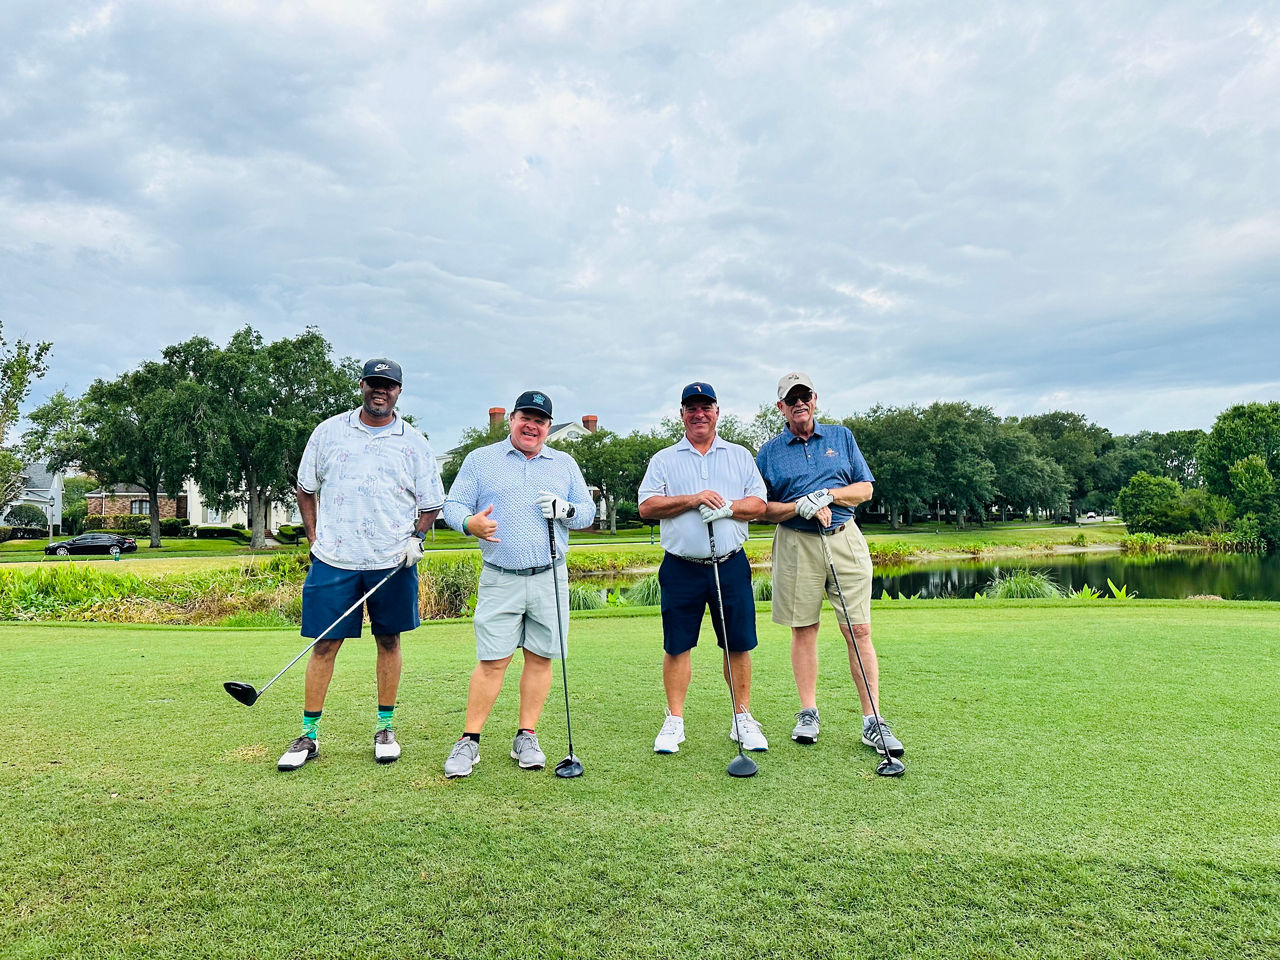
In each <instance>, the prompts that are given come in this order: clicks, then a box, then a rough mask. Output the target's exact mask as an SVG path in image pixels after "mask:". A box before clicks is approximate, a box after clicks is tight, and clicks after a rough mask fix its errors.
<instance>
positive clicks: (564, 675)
mask: <svg viewBox="0 0 1280 960" xmlns="http://www.w3.org/2000/svg"><path fill="white" fill-rule="evenodd" d="M547 539H548V540H549V541H550V543H551V582H552V583H553V584H554V585H555V591H556V629H557V630H559V632H560V678H561V679H562V680H563V681H564V728H565V731H566V732H567V733H568V734H569V755H568V756H567V757H565V758H564V759H563V760H561V761H560V762H559V763H557V764H556V776H557V777H560V778H561V779H563V780H568V779H569V778H571V777H580V776H582V761H581V760H579V759H578V758H577V757H576V756H574V753H573V725H572V724H570V723H569V673H568V671H567V670H566V669H565V667H566V666H567V663H566V661H565V655H564V621H563V620H561V619H560V577H559V575H558V574H557V573H556V522H555V521H554V520H552V519H550V518H548V519H547Z"/></svg>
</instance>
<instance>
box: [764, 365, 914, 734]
mask: <svg viewBox="0 0 1280 960" xmlns="http://www.w3.org/2000/svg"><path fill="white" fill-rule="evenodd" d="M778 409H779V410H780V411H782V415H783V417H785V418H786V421H787V425H786V427H785V428H784V429H783V431H782V433H781V434H779V435H778V436H776V437H774V438H773V439H772V440H770V441H768V442H767V443H765V444H764V446H762V447H761V448H760V452H759V453H758V454H757V455H756V465H757V466H758V467H759V468H760V474H761V476H763V477H764V482H765V486H766V487H767V488H768V491H769V497H768V500H769V502H768V506H767V507H766V508H765V512H764V519H765V520H767V521H770V522H772V523H776V524H778V528H777V530H776V531H775V532H774V538H773V622H774V623H780V624H782V625H783V626H787V627H790V628H791V668H792V670H793V671H794V673H795V678H796V690H797V691H798V692H799V694H800V712H799V713H798V714H796V726H795V729H794V730H792V731H791V739H792V740H794V741H796V742H797V743H814V742H815V741H817V739H818V618H819V615H820V613H821V611H822V596H823V594H824V593H826V594H827V595H828V596H830V598H831V604H832V606H833V607H835V610H836V620H837V622H839V623H840V630H841V631H842V632H843V633H844V636H845V641H846V644H847V645H848V648H849V649H848V653H849V671H850V673H852V674H853V682H854V685H855V686H857V688H858V699H859V700H860V701H861V703H862V742H863V743H865V744H866V745H867V746H869V747H874V748H875V750H876V751H877V752H878V753H880V754H881V755H884V754H885V753H889V754H892V755H893V756H895V757H900V756H902V754H903V752H904V751H903V747H902V743H901V741H899V740H898V738H897V737H895V736H894V735H893V733H892V731H890V730H889V727H888V725H887V724H886V723H885V722H884V713H883V712H881V713H880V723H879V724H878V725H877V724H876V723H875V720H874V717H873V714H872V706H873V704H874V706H875V708H876V710H879V709H880V671H879V665H878V663H877V661H876V651H875V647H873V646H872V645H871V555H870V553H869V551H868V550H867V541H866V540H865V539H863V536H862V531H860V530H859V529H858V525H857V524H856V523H855V522H854V516H853V511H854V508H855V507H856V506H857V505H858V504H860V503H865V502H866V501H868V500H870V499H871V495H872V490H873V488H872V483H873V482H874V480H875V478H874V477H873V476H872V475H871V470H870V469H869V468H868V467H867V461H866V460H865V459H864V458H863V456H862V451H860V450H859V449H858V442H857V441H856V440H855V439H854V438H853V434H852V433H851V432H850V431H849V429H848V428H847V427H843V426H840V425H839V424H831V423H819V422H818V420H817V416H818V393H817V390H815V389H814V386H813V381H812V380H810V379H809V377H808V375H807V374H803V373H798V372H797V373H788V374H787V375H786V376H784V377H783V378H782V379H781V380H779V381H778ZM820 537H826V538H827V546H828V547H830V550H831V556H832V560H833V562H834V563H835V566H836V572H837V573H838V574H839V578H840V586H841V587H843V588H844V594H845V596H844V603H843V604H841V603H840V599H839V597H838V596H837V595H836V592H835V583H834V581H833V580H832V578H831V572H830V568H829V566H828V564H827V558H826V554H825V552H824V551H823V549H822V542H821V540H820V539H819V538H820ZM846 608H847V609H848V613H849V621H850V622H848V623H845V622H843V621H844V610H845V609H846ZM855 643H856V644H857V645H858V647H857V651H856V652H855V650H854V648H853V644H855ZM859 653H860V654H861V655H862V663H863V666H864V667H865V668H866V671H867V683H866V684H864V683H863V682H862V673H861V671H859V669H858V661H857V654H859ZM867 685H870V688H871V689H869V690H868V689H867Z"/></svg>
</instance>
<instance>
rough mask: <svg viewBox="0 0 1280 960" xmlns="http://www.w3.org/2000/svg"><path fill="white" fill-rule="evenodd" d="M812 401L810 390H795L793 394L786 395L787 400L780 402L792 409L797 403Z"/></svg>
mask: <svg viewBox="0 0 1280 960" xmlns="http://www.w3.org/2000/svg"><path fill="white" fill-rule="evenodd" d="M812 399H813V392H812V391H811V390H797V391H796V392H795V393H790V394H787V399H785V400H783V401H782V402H783V403H785V404H786V405H787V406H788V407H794V406H795V405H796V404H797V403H808V402H809V401H810V400H812Z"/></svg>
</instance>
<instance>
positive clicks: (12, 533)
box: [0, 527, 49, 543]
mask: <svg viewBox="0 0 1280 960" xmlns="http://www.w3.org/2000/svg"><path fill="white" fill-rule="evenodd" d="M48 535H49V531H48V530H47V529H46V528H44V527H0V543H5V542H6V541H9V540H43V539H44V538H45V537H47V536H48Z"/></svg>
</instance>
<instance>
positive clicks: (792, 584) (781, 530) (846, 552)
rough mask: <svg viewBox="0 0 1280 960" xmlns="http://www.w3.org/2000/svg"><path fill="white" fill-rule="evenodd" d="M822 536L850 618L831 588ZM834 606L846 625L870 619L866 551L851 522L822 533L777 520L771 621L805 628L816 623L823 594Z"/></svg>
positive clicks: (861, 538)
mask: <svg viewBox="0 0 1280 960" xmlns="http://www.w3.org/2000/svg"><path fill="white" fill-rule="evenodd" d="M822 539H825V540H826V543H827V546H828V547H829V548H830V549H831V559H832V560H833V561H835V565H836V573H838V574H839V575H840V586H841V587H842V588H843V589H844V602H845V605H847V606H848V608H849V619H848V621H845V619H844V609H843V607H841V605H840V597H839V595H838V594H837V593H836V585H835V581H834V580H832V578H831V568H830V567H829V566H828V565H827V555H826V554H825V553H824V552H823V550H822ZM823 594H826V596H827V597H829V598H830V599H831V605H832V606H833V607H835V610H836V619H837V620H840V621H842V622H847V623H848V624H850V625H853V624H860V623H870V622H871V553H870V552H869V551H868V550H867V541H866V539H865V538H864V537H863V536H862V531H861V530H859V529H858V525H857V524H856V523H846V524H845V527H844V529H843V530H841V531H840V532H839V533H836V534H832V535H831V536H829V537H825V538H821V537H820V535H819V534H816V533H802V532H800V531H799V530H793V529H791V528H790V527H784V526H782V525H781V524H779V525H778V529H777V530H776V531H774V534H773V622H774V623H780V624H782V625H783V626H784V627H808V626H812V625H813V624H815V623H817V622H818V619H819V617H820V615H821V613H822V597H823Z"/></svg>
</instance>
